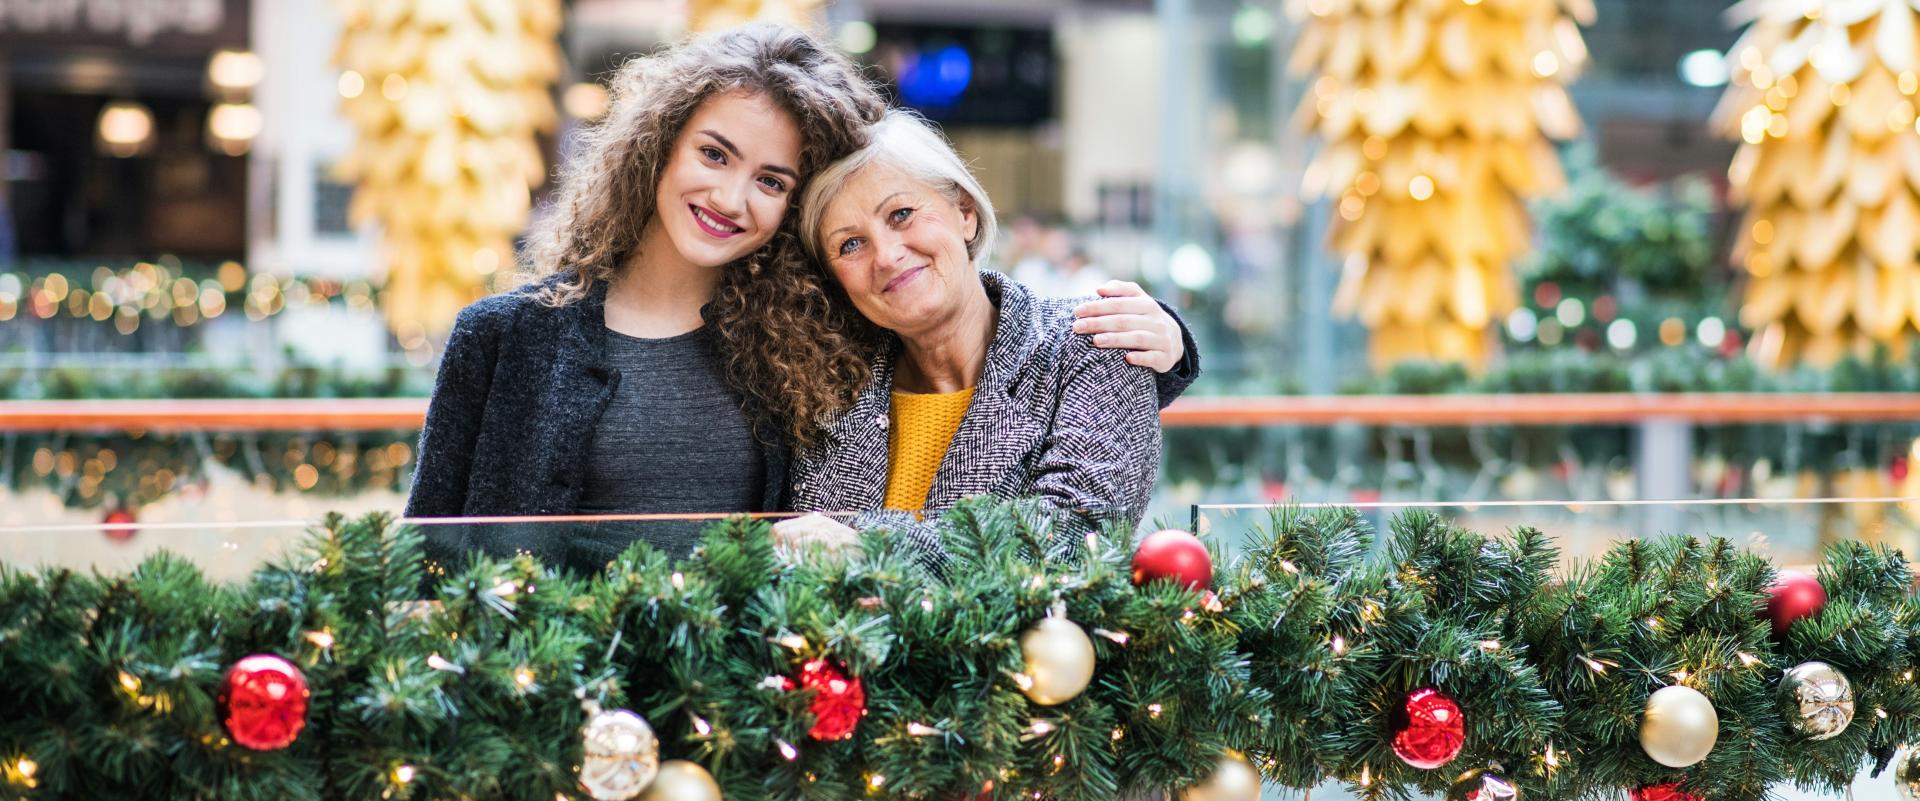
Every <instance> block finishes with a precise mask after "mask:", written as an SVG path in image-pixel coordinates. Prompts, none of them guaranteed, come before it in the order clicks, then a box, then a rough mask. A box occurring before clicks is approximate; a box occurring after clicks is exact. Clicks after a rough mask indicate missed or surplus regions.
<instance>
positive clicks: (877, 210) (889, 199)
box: [821, 192, 906, 239]
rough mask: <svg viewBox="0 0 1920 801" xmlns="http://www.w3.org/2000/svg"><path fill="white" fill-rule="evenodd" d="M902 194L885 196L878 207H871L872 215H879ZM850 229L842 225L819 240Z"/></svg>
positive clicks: (902, 193)
mask: <svg viewBox="0 0 1920 801" xmlns="http://www.w3.org/2000/svg"><path fill="white" fill-rule="evenodd" d="M904 194H906V193H905V192H895V193H893V194H891V195H888V196H887V198H886V200H882V201H880V205H878V206H874V207H873V213H875V214H879V213H880V210H881V209H884V208H886V207H887V204H888V203H890V202H892V201H893V199H894V198H897V197H899V196H901V195H904ZM852 227H853V226H851V225H842V226H840V227H839V228H835V229H833V230H831V231H828V232H827V235H826V236H823V237H821V239H832V238H833V236H834V234H838V233H840V232H841V231H845V230H847V229H848V228H852Z"/></svg>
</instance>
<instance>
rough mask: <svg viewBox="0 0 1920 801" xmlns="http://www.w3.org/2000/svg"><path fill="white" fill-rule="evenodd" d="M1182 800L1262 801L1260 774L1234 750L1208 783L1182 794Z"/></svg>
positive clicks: (1218, 766)
mask: <svg viewBox="0 0 1920 801" xmlns="http://www.w3.org/2000/svg"><path fill="white" fill-rule="evenodd" d="M1180 801H1260V772H1259V771H1257V770H1254V769H1253V763H1251V762H1248V761H1247V757H1246V755H1244V754H1242V753H1240V752H1239V751H1235V750H1233V749H1231V748H1229V749H1227V751H1226V753H1224V754H1221V755H1220V763H1219V764H1218V765H1216V766H1215V767H1214V769H1213V775H1212V776H1208V777H1207V780H1206V781H1203V782H1201V783H1199V784H1196V785H1194V786H1192V787H1188V788H1186V789H1184V790H1181V791H1180Z"/></svg>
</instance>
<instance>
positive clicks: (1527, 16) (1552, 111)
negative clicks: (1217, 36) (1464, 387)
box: [1287, 0, 1594, 367]
mask: <svg viewBox="0 0 1920 801" xmlns="http://www.w3.org/2000/svg"><path fill="white" fill-rule="evenodd" d="M1287 12H1288V14H1289V15H1290V16H1291V17H1293V18H1294V19H1295V20H1297V21H1298V22H1299V24H1300V26H1301V28H1300V36H1299V39H1298V44H1297V45H1296V47H1295V49H1294V51H1293V58H1292V61H1291V63H1290V64H1289V69H1290V71H1292V72H1293V73H1295V74H1313V75H1316V76H1317V77H1316V78H1315V80H1314V82H1313V87H1312V90H1311V91H1310V92H1309V93H1308V94H1307V96H1306V98H1305V99H1304V100H1303V101H1302V102H1301V105H1300V108H1299V110H1298V112H1297V114H1296V117H1295V119H1296V122H1297V124H1298V125H1299V126H1300V127H1301V128H1303V129H1305V130H1308V131H1310V132H1311V133H1314V134H1317V135H1318V136H1319V137H1320V138H1322V139H1323V140H1324V146H1323V147H1322V148H1321V150H1320V152H1319V154H1318V155H1317V156H1315V158H1314V160H1313V162H1312V163H1311V164H1309V165H1308V167H1307V170H1306V174H1305V178H1304V181H1303V186H1302V191H1303V193H1304V195H1305V196H1306V197H1307V198H1308V199H1309V200H1313V199H1318V198H1323V197H1324V198H1329V199H1332V200H1333V201H1335V203H1336V207H1335V211H1336V214H1335V217H1334V220H1333V224H1332V226H1331V227H1330V230H1329V237H1328V238H1329V245H1330V247H1331V249H1332V250H1333V251H1334V252H1335V253H1336V254H1338V255H1340V256H1341V257H1343V258H1344V259H1345V266H1344V268H1343V269H1342V273H1341V279H1340V286H1339V289H1338V290H1337V292H1336V295H1335V297H1334V308H1335V311H1336V313H1339V314H1341V315H1346V316H1358V317H1359V319H1360V322H1361V323H1362V324H1364V325H1366V327H1367V329H1368V330H1369V332H1370V335H1371V350H1372V355H1373V360H1374V363H1375V364H1376V365H1378V366H1383V367H1384V366H1386V365H1390V364H1392V363H1394V362H1397V361H1401V360H1406V359H1432V360H1440V361H1459V362H1466V363H1469V364H1473V365H1484V364H1485V362H1486V359H1487V357H1488V355H1489V354H1488V349H1489V347H1490V344H1489V341H1490V337H1489V335H1488V331H1487V328H1488V326H1490V325H1496V324H1497V323H1498V321H1499V320H1500V318H1501V317H1502V316H1503V315H1504V314H1505V313H1506V312H1508V311H1510V310H1511V309H1512V308H1513V307H1514V304H1515V302H1516V300H1517V298H1516V294H1517V289H1516V286H1515V281H1514V278H1513V275H1512V273H1511V270H1510V265H1511V263H1512V262H1513V261H1514V260H1515V259H1516V258H1517V257H1519V256H1520V255H1522V254H1523V253H1525V252H1526V250H1527V248H1528V246H1529V235H1530V230H1531V225H1530V222H1529V219H1528V214H1527V210H1526V205H1525V203H1526V200H1527V199H1528V198H1530V197H1534V196H1538V195H1541V194H1545V193H1549V192H1554V191H1558V190H1559V189H1560V188H1561V187H1562V186H1563V184H1564V183H1565V177H1564V176H1563V175H1562V173H1561V169H1560V162H1559V157H1558V156H1557V154H1556V153H1555V151H1554V148H1553V144H1552V142H1551V141H1550V140H1551V139H1568V138H1571V137H1573V136H1574V135H1575V134H1577V133H1578V132H1579V128H1580V120H1579V116H1578V115H1577V114H1576V113H1575V111H1574V108H1573V103H1572V101H1571V100H1570V99H1569V98H1568V97H1567V92H1566V89H1565V84H1566V83H1567V82H1568V81H1570V80H1572V78H1573V77H1574V75H1575V74H1576V73H1577V72H1578V71H1579V69H1580V67H1581V66H1582V65H1584V64H1585V62H1586V59H1587V50H1586V44H1585V42H1584V40H1583V39H1582V37H1581V35H1580V29H1579V24H1591V23H1592V21H1593V18H1594V10H1593V4H1592V2H1591V0H1288V3H1287ZM1576 23H1578V24H1576Z"/></svg>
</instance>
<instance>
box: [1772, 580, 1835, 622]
mask: <svg viewBox="0 0 1920 801" xmlns="http://www.w3.org/2000/svg"><path fill="white" fill-rule="evenodd" d="M1767 596H1768V598H1767V620H1768V621H1770V622H1772V623H1773V636H1774V637H1775V638H1779V637H1784V636H1786V634H1787V627H1788V626H1791V625H1793V621H1796V620H1799V619H1801V618H1803V617H1811V616H1813V615H1816V614H1819V613H1820V610H1822V609H1825V608H1826V606H1827V589H1826V588H1825V587H1822V586H1820V580H1819V579H1817V578H1814V577H1812V576H1809V575H1807V574H1805V573H1802V572H1800V571H1798V570H1782V571H1780V574H1779V576H1777V577H1775V578H1774V580H1773V586H1771V587H1768V588H1767Z"/></svg>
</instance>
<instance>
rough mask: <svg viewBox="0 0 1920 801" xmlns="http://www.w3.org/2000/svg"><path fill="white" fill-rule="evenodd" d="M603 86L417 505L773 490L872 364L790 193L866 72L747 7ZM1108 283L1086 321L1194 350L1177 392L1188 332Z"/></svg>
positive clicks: (502, 511) (577, 556)
mask: <svg viewBox="0 0 1920 801" xmlns="http://www.w3.org/2000/svg"><path fill="white" fill-rule="evenodd" d="M612 90H613V101H612V104H611V107H610V111H609V114H608V116H607V118H606V119H605V120H604V121H603V122H601V123H600V124H598V125H596V126H594V127H592V128H590V129H588V130H587V131H585V132H584V134H583V135H582V137H581V139H580V141H579V148H578V150H577V151H576V152H575V154H574V155H573V157H572V160H571V161H570V162H569V163H568V164H567V165H566V166H565V167H564V168H563V170H562V173H561V176H560V179H559V184H558V187H557V190H556V193H555V200H554V204H553V206H552V208H551V209H550V210H549V211H548V213H547V214H546V215H545V216H544V217H543V218H542V219H541V220H540V221H539V222H537V223H536V224H535V227H534V229H533V231H532V232H531V236H530V244H529V247H528V261H529V262H530V264H529V267H530V270H529V272H531V274H532V276H531V278H532V280H531V281H529V282H528V283H527V284H526V285H525V286H523V287H521V288H520V289H518V290H515V291H512V292H509V293H505V294H501V295H495V296H493V297H489V298H486V299H483V300H481V301H479V302H477V303H474V304H473V305H472V306H469V307H467V308H466V309H465V310H463V311H462V312H461V313H460V315H459V317H458V319H457V321H456V322H455V324H454V329H453V333H452V335H451V336H450V337H449V340H448V342H447V346H446V351H445V353H444V355H443V357H442V363H441V367H440V373H439V377H438V381H437V383H436V385H435V387H434V393H433V400H432V402H431V403H430V405H429V407H428V411H427V421H426V427H425V429H424V431H423V432H422V433H421V438H420V448H419V452H420V459H419V463H418V466H417V469H416V472H415V475H414V486H413V490H412V494H411V496H410V497H409V499H408V502H407V511H406V514H407V516H408V517H410V518H432V517H458V516H482V515H486V516H492V515H556V514H560V515H564V514H588V513H690V512H728V513H732V512H755V511H779V510H782V509H784V508H786V504H787V501H786V498H787V481H788V475H787V473H788V470H787V468H788V459H789V454H790V451H791V447H792V446H793V445H795V444H806V443H808V442H810V441H812V439H813V438H814V437H815V436H817V435H818V432H819V431H820V430H821V425H822V422H823V421H824V420H826V419H827V417H828V416H829V415H831V414H832V413H833V412H835V411H837V410H839V409H841V408H843V407H844V406H845V405H846V404H848V403H849V402H850V401H851V399H852V398H853V396H854V394H855V393H856V392H857V391H858V390H859V388H860V387H861V386H863V385H864V384H865V383H866V380H867V378H868V370H869V367H868V350H869V348H870V347H871V346H870V345H869V344H868V343H867V338H866V337H864V336H861V335H860V334H859V333H858V332H859V331H861V330H862V329H861V328H860V326H861V325H862V324H863V323H862V321H860V320H857V319H850V317H849V315H851V314H853V312H851V311H849V310H848V307H847V306H846V305H845V304H841V303H835V302H831V300H830V299H829V297H828V295H827V292H828V290H827V288H826V286H825V285H824V282H823V280H822V278H821V276H820V273H819V271H818V270H815V269H813V267H812V266H810V265H809V263H808V262H807V256H806V255H805V251H804V250H803V249H802V247H801V245H800V242H799V239H798V237H797V236H796V235H795V233H794V230H795V229H794V227H793V226H794V218H796V217H797V216H798V215H797V214H789V213H788V212H790V211H792V210H793V208H794V204H795V202H796V198H798V197H799V191H798V190H799V189H800V187H801V185H802V183H803V182H804V181H805V180H806V178H807V177H808V176H809V175H811V174H813V173H814V172H815V171H817V170H818V169H820V168H822V167H824V166H825V165H826V164H828V163H830V162H832V161H833V160H835V159H837V158H840V157H841V156H844V155H845V154H847V153H850V152H852V151H853V150H855V149H856V148H858V147H859V146H861V145H862V144H864V142H865V136H866V131H867V129H868V127H869V126H870V125H872V124H874V123H876V122H878V121H879V120H880V119H881V118H882V116H883V115H884V114H885V112H886V105H885V102H884V101H883V100H882V99H881V97H880V96H879V94H878V93H877V92H876V91H875V90H874V89H873V87H871V86H870V85H869V84H868V83H867V82H866V81H865V80H864V79H862V78H861V77H860V75H859V73H858V71H857V70H856V68H855V67H854V66H853V65H852V64H851V63H850V62H849V61H847V59H846V58H845V57H843V56H841V55H839V54H837V53H835V52H834V51H832V50H831V49H828V48H827V47H824V46H822V45H821V44H820V43H819V42H817V41H816V40H814V39H813V38H811V37H810V36H808V35H807V34H805V33H803V32H801V31H798V30H795V29H792V28H788V27H783V26H778V25H771V24H765V23H760V24H752V25H746V26H742V27H739V28H734V29H730V30H727V31H722V32H719V33H714V34H708V35H705V36H702V37H699V38H696V39H692V40H690V41H688V42H686V43H683V44H681V45H679V46H676V47H673V48H670V49H668V50H665V51H663V52H661V53H658V54H655V55H652V56H648V57H644V58H637V59H634V60H632V61H629V62H628V63H627V64H626V65H625V66H624V67H623V68H622V69H621V70H620V71H619V73H618V76H617V77H616V78H615V80H614V81H613V87H612ZM1120 294H1123V295H1126V297H1120V298H1111V299H1109V300H1107V301H1105V302H1104V303H1105V304H1106V305H1105V306H1101V307H1099V308H1096V309H1095V310H1094V311H1095V312H1096V313H1099V314H1101V315H1102V316H1100V317H1099V318H1098V319H1096V320H1090V321H1087V322H1088V323H1089V324H1100V325H1104V326H1106V327H1107V330H1112V331H1115V332H1121V333H1118V334H1117V336H1119V337H1121V338H1122V339H1121V341H1120V342H1117V343H1116V344H1117V345H1121V346H1125V347H1128V348H1130V349H1132V350H1135V351H1140V353H1136V354H1132V355H1133V356H1136V357H1143V358H1144V361H1140V362H1139V363H1146V364H1149V365H1151V366H1154V367H1156V369H1159V370H1162V371H1164V370H1167V369H1169V368H1172V367H1175V366H1183V368H1184V369H1183V370H1181V371H1176V372H1175V373H1174V374H1172V375H1169V376H1166V377H1165V381H1164V383H1166V384H1167V385H1168V387H1169V390H1168V394H1169V395H1177V394H1178V392H1179V391H1180V390H1181V389H1183V388H1184V386H1185V383H1186V382H1188V381H1191V377H1192V373H1193V372H1194V371H1195V370H1197V368H1195V367H1193V366H1192V364H1193V362H1192V356H1191V348H1190V347H1187V344H1186V343H1187V341H1186V340H1183V339H1182V338H1181V335H1180V334H1179V333H1178V332H1179V327H1178V326H1177V325H1175V324H1172V323H1173V321H1172V320H1171V318H1170V317H1169V316H1168V315H1167V314H1166V313H1165V312H1164V311H1162V310H1161V308H1160V307H1159V306H1157V305H1155V304H1154V303H1153V301H1152V300H1151V299H1150V298H1146V297H1145V296H1144V295H1138V294H1137V288H1136V291H1135V292H1125V293H1120ZM1183 356H1184V359H1185V361H1184V362H1183V361H1182V359H1183ZM1155 360H1158V361H1159V362H1161V363H1160V364H1154V363H1153V362H1154V361H1155ZM877 458H885V454H878V455H877ZM427 530H428V534H429V536H428V540H429V551H430V552H432V553H433V554H435V555H436V556H437V557H438V558H439V559H440V560H442V561H444V560H447V559H458V558H459V556H460V553H461V552H462V551H466V550H475V549H477V550H484V551H488V552H492V553H495V554H510V553H515V552H527V553H533V554H535V555H537V556H540V557H542V558H544V559H546V560H547V561H548V562H549V563H550V564H559V563H564V564H568V565H571V566H573V567H575V568H579V569H588V570H590V569H593V568H595V567H597V566H598V565H603V564H605V563H606V561H607V560H608V559H609V558H611V557H612V556H614V555H617V554H618V552H619V551H621V550H623V549H624V548H625V546H626V544H627V543H628V542H629V541H630V540H631V539H632V537H633V535H634V532H635V531H638V533H639V535H640V536H643V537H645V538H646V539H648V540H650V541H652V542H653V543H654V544H655V545H658V546H660V547H661V548H662V549H663V550H665V551H667V552H668V553H670V554H673V555H675V556H680V555H684V554H685V553H686V552H687V551H688V550H690V549H691V547H692V544H693V542H694V539H695V532H696V531H697V526H694V525H680V526H664V525H657V524H648V525H646V526H643V527H639V528H637V529H636V528H633V527H627V528H625V529H624V530H621V531H616V530H606V531H593V530H588V531H585V532H583V531H581V530H579V529H577V528H576V529H572V530H569V531H566V532H564V533H561V532H560V531H559V527H553V526H544V527H543V526H515V527H502V526H471V527H463V528H461V529H459V530H458V531H457V532H456V530H455V529H453V528H451V527H440V526H429V527H428V528H427Z"/></svg>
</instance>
